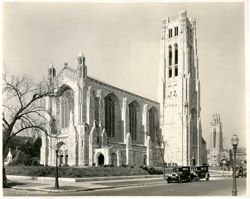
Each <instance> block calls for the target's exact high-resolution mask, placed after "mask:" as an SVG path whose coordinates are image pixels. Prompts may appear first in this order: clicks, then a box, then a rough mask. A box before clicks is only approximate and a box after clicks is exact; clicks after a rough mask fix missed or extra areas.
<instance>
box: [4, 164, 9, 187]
mask: <svg viewBox="0 0 250 199" xmlns="http://www.w3.org/2000/svg"><path fill="white" fill-rule="evenodd" d="M7 181H8V179H7V176H6V172H5V167H4V164H3V188H7V187H8V182H7Z"/></svg>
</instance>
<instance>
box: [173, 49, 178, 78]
mask: <svg viewBox="0 0 250 199" xmlns="http://www.w3.org/2000/svg"><path fill="white" fill-rule="evenodd" d="M174 64H175V67H174V76H175V77H176V76H178V45H177V44H175V45H174Z"/></svg>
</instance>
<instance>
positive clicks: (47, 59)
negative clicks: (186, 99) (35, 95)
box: [3, 3, 246, 147]
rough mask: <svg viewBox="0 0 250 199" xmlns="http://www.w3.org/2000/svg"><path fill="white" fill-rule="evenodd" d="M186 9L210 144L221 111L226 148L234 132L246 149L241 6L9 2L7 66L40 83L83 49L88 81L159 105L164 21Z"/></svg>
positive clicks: (5, 26) (5, 27)
mask: <svg viewBox="0 0 250 199" xmlns="http://www.w3.org/2000/svg"><path fill="white" fill-rule="evenodd" d="M184 9H185V10H187V13H188V16H189V17H192V18H195V19H196V21H197V39H198V56H199V67H200V79H201V116H202V127H203V135H204V138H205V140H206V141H207V145H208V146H209V145H210V144H209V142H210V122H211V119H212V114H213V113H215V112H218V113H219V114H220V115H221V120H222V124H223V136H224V137H226V147H231V146H230V139H231V137H232V135H233V133H236V134H238V136H239V138H240V143H239V145H240V146H245V144H246V141H245V140H246V138H245V99H244V98H245V91H244V89H245V87H244V83H245V82H244V81H245V65H244V59H245V57H244V56H245V55H244V4H243V3H185V4H184V3H179V4H176V3H139V4H138V3H137V4H125V3H123V4H111V3H108V4H107V3H105V4H100V3H99V4H97V3H95V4H94V3H91V4H90V3H73V4H69V3H5V4H4V5H3V64H4V66H5V67H6V69H7V70H8V71H9V72H10V73H13V74H15V75H21V74H24V73H28V74H31V75H32V76H33V78H34V80H36V81H39V80H41V79H42V78H44V77H46V75H47V68H48V66H49V65H50V63H53V64H54V65H55V68H56V69H57V72H59V70H60V69H61V68H62V66H63V64H64V62H67V63H69V65H70V66H72V67H76V64H77V60H76V57H77V55H78V54H79V52H80V51H83V53H84V55H85V57H86V64H87V67H88V75H89V76H92V77H95V78H96V79H99V80H102V81H104V82H107V83H109V84H111V85H114V86H117V87H120V88H122V89H125V90H128V91H131V92H134V93H136V94H139V95H142V96H145V97H147V98H150V99H153V100H156V96H157V84H158V78H159V77H158V71H159V58H160V57H159V56H160V38H161V37H160V32H161V20H162V18H166V17H168V16H173V15H176V14H178V12H179V11H181V10H184Z"/></svg>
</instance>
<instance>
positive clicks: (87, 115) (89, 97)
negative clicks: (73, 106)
mask: <svg viewBox="0 0 250 199" xmlns="http://www.w3.org/2000/svg"><path fill="white" fill-rule="evenodd" d="M91 91H92V89H91V86H89V87H88V90H87V99H86V106H87V108H86V110H87V111H86V121H87V123H88V124H89V126H90V127H91V125H92V124H91V117H92V116H91V98H92V97H91Z"/></svg>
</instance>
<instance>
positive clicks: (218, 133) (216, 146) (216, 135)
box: [208, 113, 223, 166]
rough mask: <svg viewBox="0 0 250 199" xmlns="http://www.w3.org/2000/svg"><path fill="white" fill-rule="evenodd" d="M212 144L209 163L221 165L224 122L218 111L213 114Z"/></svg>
mask: <svg viewBox="0 0 250 199" xmlns="http://www.w3.org/2000/svg"><path fill="white" fill-rule="evenodd" d="M210 133H211V144H210V146H209V148H210V150H209V151H210V153H209V154H208V156H209V157H208V158H209V162H208V163H209V165H210V166H219V165H220V162H221V153H222V151H223V135H222V123H221V120H220V115H219V114H218V113H216V114H214V115H213V119H212V122H211V129H210Z"/></svg>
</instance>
